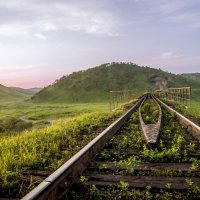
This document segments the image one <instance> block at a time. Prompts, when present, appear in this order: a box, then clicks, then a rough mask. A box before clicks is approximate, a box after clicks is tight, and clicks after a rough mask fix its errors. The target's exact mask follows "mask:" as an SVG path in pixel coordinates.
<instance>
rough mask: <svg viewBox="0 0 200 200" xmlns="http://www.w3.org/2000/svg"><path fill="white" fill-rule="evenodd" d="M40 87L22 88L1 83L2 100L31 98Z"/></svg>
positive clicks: (0, 93)
mask: <svg viewBox="0 0 200 200" xmlns="http://www.w3.org/2000/svg"><path fill="white" fill-rule="evenodd" d="M39 90H40V89H39V88H33V89H22V88H16V87H6V86H3V85H0V102H11V101H18V100H23V99H27V98H30V97H31V96H33V95H34V94H35V93H37V92H39Z"/></svg>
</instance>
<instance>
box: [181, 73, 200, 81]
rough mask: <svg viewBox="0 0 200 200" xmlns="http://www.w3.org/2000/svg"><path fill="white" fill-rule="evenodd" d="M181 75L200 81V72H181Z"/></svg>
mask: <svg viewBox="0 0 200 200" xmlns="http://www.w3.org/2000/svg"><path fill="white" fill-rule="evenodd" d="M181 76H182V77H185V78H188V79H192V80H195V81H199V82H200V73H188V74H181Z"/></svg>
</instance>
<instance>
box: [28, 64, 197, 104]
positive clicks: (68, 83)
mask: <svg viewBox="0 0 200 200" xmlns="http://www.w3.org/2000/svg"><path fill="white" fill-rule="evenodd" d="M183 86H193V87H194V88H199V87H200V83H198V82H197V81H195V80H191V79H187V78H185V77H183V76H181V75H175V74H171V73H167V72H164V71H162V70H160V69H155V68H150V67H140V66H138V65H136V64H133V63H111V64H103V65H100V66H98V67H94V68H90V69H88V70H84V71H79V72H74V73H72V74H70V75H68V76H63V77H62V78H60V79H59V80H56V81H55V82H54V83H53V84H52V85H50V86H48V87H46V88H44V89H42V90H41V91H40V92H38V93H37V94H36V95H34V96H33V97H32V100H34V101H36V102H74V103H75V102H90V101H104V100H107V99H108V93H109V91H110V90H133V91H134V92H144V91H151V90H154V89H161V88H167V87H183Z"/></svg>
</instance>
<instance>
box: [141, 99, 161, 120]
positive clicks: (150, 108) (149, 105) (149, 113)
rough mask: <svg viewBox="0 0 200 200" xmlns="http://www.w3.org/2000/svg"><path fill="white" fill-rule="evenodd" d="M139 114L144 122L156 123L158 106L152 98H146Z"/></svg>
mask: <svg viewBox="0 0 200 200" xmlns="http://www.w3.org/2000/svg"><path fill="white" fill-rule="evenodd" d="M141 114H142V118H143V121H144V123H145V124H156V123H157V122H158V117H159V108H158V106H157V105H156V103H155V102H154V100H153V99H146V100H145V102H144V104H143V105H142V107H141Z"/></svg>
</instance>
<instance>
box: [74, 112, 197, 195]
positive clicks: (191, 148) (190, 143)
mask: <svg viewBox="0 0 200 200" xmlns="http://www.w3.org/2000/svg"><path fill="white" fill-rule="evenodd" d="M163 115H164V117H163V127H162V130H161V139H160V141H159V145H158V147H157V148H155V149H149V148H148V146H146V145H145V144H144V142H143V139H142V137H141V133H140V129H139V126H138V113H137V112H135V113H134V114H133V115H132V117H131V118H130V120H129V121H128V122H126V124H125V125H124V127H122V128H121V130H120V131H119V132H118V133H117V134H116V135H115V136H113V137H112V139H111V140H110V141H109V143H108V144H107V145H106V146H105V148H104V149H103V150H102V151H101V152H100V153H99V154H98V155H97V157H96V159H95V160H96V161H104V163H105V162H106V161H109V162H113V163H114V164H115V165H116V170H114V171H112V173H114V174H124V175H126V174H127V175H133V176H165V177H173V176H176V177H179V176H180V177H185V183H186V184H187V185H188V187H189V188H190V190H189V191H187V192H184V191H182V192H181V191H178V190H174V189H171V185H170V183H168V184H166V189H164V190H163V189H156V190H155V189H153V188H151V187H150V186H147V187H146V189H144V190H137V189H132V188H130V187H129V185H128V183H125V182H123V181H121V182H119V184H118V187H114V186H111V187H107V188H105V187H97V186H95V185H93V184H90V183H89V182H88V180H87V178H86V177H81V180H80V185H79V186H78V190H79V191H77V190H76V189H74V190H73V191H71V193H70V195H71V198H72V199H172V198H173V199H197V198H200V188H199V187H197V186H196V185H195V184H194V183H193V182H192V180H191V179H190V177H199V172H196V169H199V167H200V143H199V141H198V140H197V139H196V138H194V137H193V136H192V135H191V134H189V133H188V132H187V131H186V130H185V129H184V128H183V127H182V126H181V125H180V124H179V123H178V122H177V121H176V119H175V118H174V117H173V116H171V115H170V114H169V113H168V112H166V111H165V110H164V111H163ZM157 162H159V163H170V162H172V163H185V162H186V163H191V167H190V169H189V171H188V172H187V173H186V172H182V171H179V170H178V169H177V170H175V169H168V170H165V169H157V170H156V169H149V170H145V171H142V170H137V167H139V166H140V164H141V163H157ZM117 166H121V168H122V169H120V168H119V167H117ZM107 168H108V165H107V164H106V163H105V164H103V165H102V166H100V168H99V169H97V170H98V173H103V174H105V173H107V170H110V169H107ZM108 172H109V171H108Z"/></svg>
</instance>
